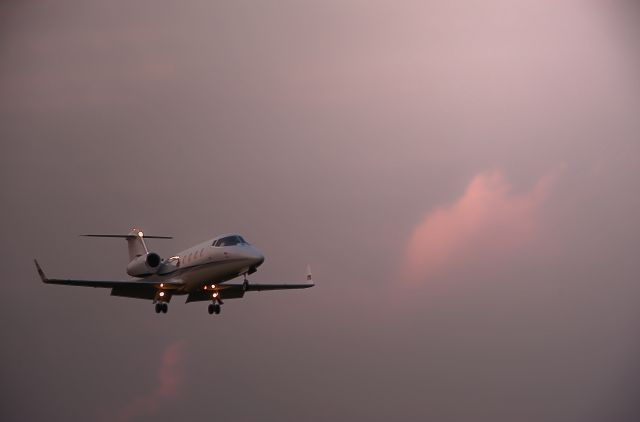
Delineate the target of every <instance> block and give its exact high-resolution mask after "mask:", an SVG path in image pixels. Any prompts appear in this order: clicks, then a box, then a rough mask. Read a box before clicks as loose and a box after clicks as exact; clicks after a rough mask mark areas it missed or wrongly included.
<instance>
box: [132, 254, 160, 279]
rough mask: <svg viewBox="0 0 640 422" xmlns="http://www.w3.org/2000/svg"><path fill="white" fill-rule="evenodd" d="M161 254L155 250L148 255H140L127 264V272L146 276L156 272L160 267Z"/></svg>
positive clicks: (134, 275) (136, 275)
mask: <svg viewBox="0 0 640 422" xmlns="http://www.w3.org/2000/svg"><path fill="white" fill-rule="evenodd" d="M161 262H162V259H160V255H158V254H157V253H155V252H149V253H148V254H146V255H140V256H138V257H137V258H135V259H134V260H133V261H131V262H129V265H127V274H129V275H130V276H132V277H144V276H147V275H151V274H155V273H156V272H158V269H159V268H160V263H161Z"/></svg>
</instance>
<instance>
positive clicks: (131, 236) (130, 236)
mask: <svg viewBox="0 0 640 422" xmlns="http://www.w3.org/2000/svg"><path fill="white" fill-rule="evenodd" d="M80 236H84V237H119V238H122V239H132V238H135V237H136V235H135V234H81V235H80ZM138 236H140V235H138ZM140 237H143V236H140ZM144 238H145V239H173V237H171V236H149V235H146V234H145V235H144Z"/></svg>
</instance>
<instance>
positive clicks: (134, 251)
mask: <svg viewBox="0 0 640 422" xmlns="http://www.w3.org/2000/svg"><path fill="white" fill-rule="evenodd" d="M126 239H127V248H128V249H129V261H133V260H134V259H136V258H137V257H139V256H141V255H146V254H147V253H149V250H148V249H147V245H146V243H144V234H143V233H142V231H141V230H140V229H138V228H135V227H134V228H133V229H131V231H130V232H129V235H128V236H127V238H126Z"/></svg>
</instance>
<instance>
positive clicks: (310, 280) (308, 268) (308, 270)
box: [307, 265, 316, 286]
mask: <svg viewBox="0 0 640 422" xmlns="http://www.w3.org/2000/svg"><path fill="white" fill-rule="evenodd" d="M307 282H308V283H309V284H311V285H312V286H315V284H316V283H314V282H313V278H312V277H311V266H310V265H307Z"/></svg>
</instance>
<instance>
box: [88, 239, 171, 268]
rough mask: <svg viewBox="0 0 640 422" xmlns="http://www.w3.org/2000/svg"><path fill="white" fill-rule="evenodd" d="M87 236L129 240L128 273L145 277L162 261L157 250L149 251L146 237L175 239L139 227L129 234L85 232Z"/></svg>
mask: <svg viewBox="0 0 640 422" xmlns="http://www.w3.org/2000/svg"><path fill="white" fill-rule="evenodd" d="M82 236H86V237H115V238H122V239H125V240H126V241H127V248H128V249H129V264H128V265H127V274H129V275H130V276H133V277H145V276H148V275H151V274H154V273H155V272H156V271H157V270H158V268H159V266H160V263H161V262H162V259H161V258H160V256H159V255H158V254H157V253H155V252H149V249H148V248H147V244H146V243H145V241H144V239H145V238H147V239H173V237H171V236H149V235H146V234H144V233H143V232H142V230H140V229H138V228H135V227H134V228H133V229H131V231H130V232H129V233H128V234H83V235H82Z"/></svg>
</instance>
